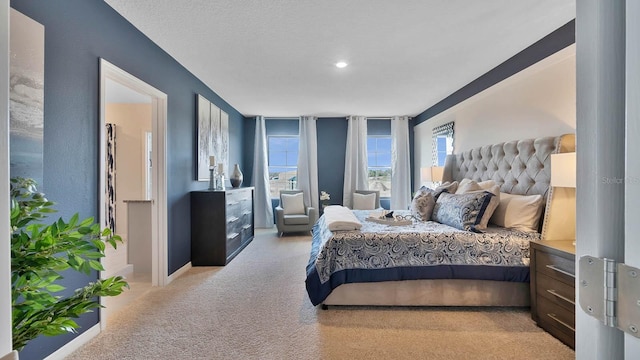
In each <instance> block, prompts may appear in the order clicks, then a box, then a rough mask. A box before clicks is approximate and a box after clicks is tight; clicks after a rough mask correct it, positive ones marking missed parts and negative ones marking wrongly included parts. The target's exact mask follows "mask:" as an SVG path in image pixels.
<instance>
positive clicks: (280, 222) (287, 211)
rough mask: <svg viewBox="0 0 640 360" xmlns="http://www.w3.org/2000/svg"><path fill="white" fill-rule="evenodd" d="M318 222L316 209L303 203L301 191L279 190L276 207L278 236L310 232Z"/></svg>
mask: <svg viewBox="0 0 640 360" xmlns="http://www.w3.org/2000/svg"><path fill="white" fill-rule="evenodd" d="M317 220H318V209H316V208H314V207H311V206H307V205H306V204H305V203H304V196H303V192H302V190H280V204H279V205H278V206H277V207H276V227H277V228H278V234H280V235H282V234H284V233H288V232H304V231H311V229H312V228H313V225H314V224H315V223H316V221H317Z"/></svg>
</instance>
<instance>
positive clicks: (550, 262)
mask: <svg viewBox="0 0 640 360" xmlns="http://www.w3.org/2000/svg"><path fill="white" fill-rule="evenodd" d="M535 266H536V269H535V270H536V271H538V272H540V273H543V274H545V275H547V276H550V277H552V278H554V279H557V280H560V281H563V282H565V283H567V284H573V283H574V282H575V279H576V277H575V262H574V261H573V260H569V259H565V258H563V257H560V256H557V255H554V254H550V253H547V252H543V251H537V252H536V264H535Z"/></svg>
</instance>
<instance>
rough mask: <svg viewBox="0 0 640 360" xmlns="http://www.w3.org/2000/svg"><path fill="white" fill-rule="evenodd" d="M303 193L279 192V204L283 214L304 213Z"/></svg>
mask: <svg viewBox="0 0 640 360" xmlns="http://www.w3.org/2000/svg"><path fill="white" fill-rule="evenodd" d="M303 195H304V194H303V193H301V192H299V193H297V194H281V195H280V198H281V199H282V204H281V205H280V206H281V207H282V209H283V210H284V211H283V213H284V214H285V215H304V214H305V211H304V198H303Z"/></svg>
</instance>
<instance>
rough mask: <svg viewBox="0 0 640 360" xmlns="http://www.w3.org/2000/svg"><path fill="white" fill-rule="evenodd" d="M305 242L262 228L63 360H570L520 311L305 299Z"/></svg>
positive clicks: (149, 297)
mask: <svg viewBox="0 0 640 360" xmlns="http://www.w3.org/2000/svg"><path fill="white" fill-rule="evenodd" d="M310 244H311V238H310V236H284V237H281V238H280V237H277V236H276V234H275V230H274V231H265V230H259V231H257V233H256V237H255V238H254V240H253V242H252V243H251V244H249V246H247V248H246V249H244V250H243V251H242V252H241V253H240V254H239V255H238V256H237V257H236V258H235V259H234V260H233V261H231V262H230V263H229V265H227V266H225V267H194V268H192V269H190V270H189V271H188V272H187V273H186V274H184V275H182V276H181V277H179V278H178V279H176V280H174V281H173V282H172V283H171V284H169V285H168V286H166V287H163V288H152V289H151V290H150V291H148V292H147V293H146V294H145V295H143V296H142V297H140V298H139V299H137V300H135V301H134V302H132V303H131V304H130V305H128V306H126V307H125V308H123V309H122V310H120V311H118V313H117V314H115V315H113V316H110V318H109V319H110V321H109V324H108V326H107V329H106V330H104V331H103V332H101V333H100V335H98V336H97V337H95V338H94V339H92V340H91V341H90V342H89V343H87V344H86V345H85V346H84V347H82V348H81V349H79V350H77V351H76V352H74V353H73V354H71V355H70V356H68V357H67V359H71V360H74V359H96V360H99V359H118V360H121V359H554V360H557V359H573V358H574V357H575V353H574V351H573V350H571V349H570V348H569V347H567V346H565V345H564V344H562V343H561V342H560V341H559V340H556V339H555V338H554V337H552V336H551V335H549V334H548V333H546V332H544V331H543V330H542V329H540V328H539V327H537V326H536V324H535V323H534V322H533V321H532V320H531V317H530V314H529V310H528V309H520V308H475V307H474V308H444V307H424V308H391V307H382V308H376V307H353V308H342V307H332V308H329V310H322V309H320V308H319V307H314V306H312V305H311V302H310V301H309V299H308V297H307V294H306V290H305V286H304V280H305V266H306V263H307V261H308V257H309V252H310V248H311V245H310Z"/></svg>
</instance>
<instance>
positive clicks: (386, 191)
mask: <svg viewBox="0 0 640 360" xmlns="http://www.w3.org/2000/svg"><path fill="white" fill-rule="evenodd" d="M367 161H368V163H369V190H378V191H380V197H391V136H379V135H370V136H367Z"/></svg>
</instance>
